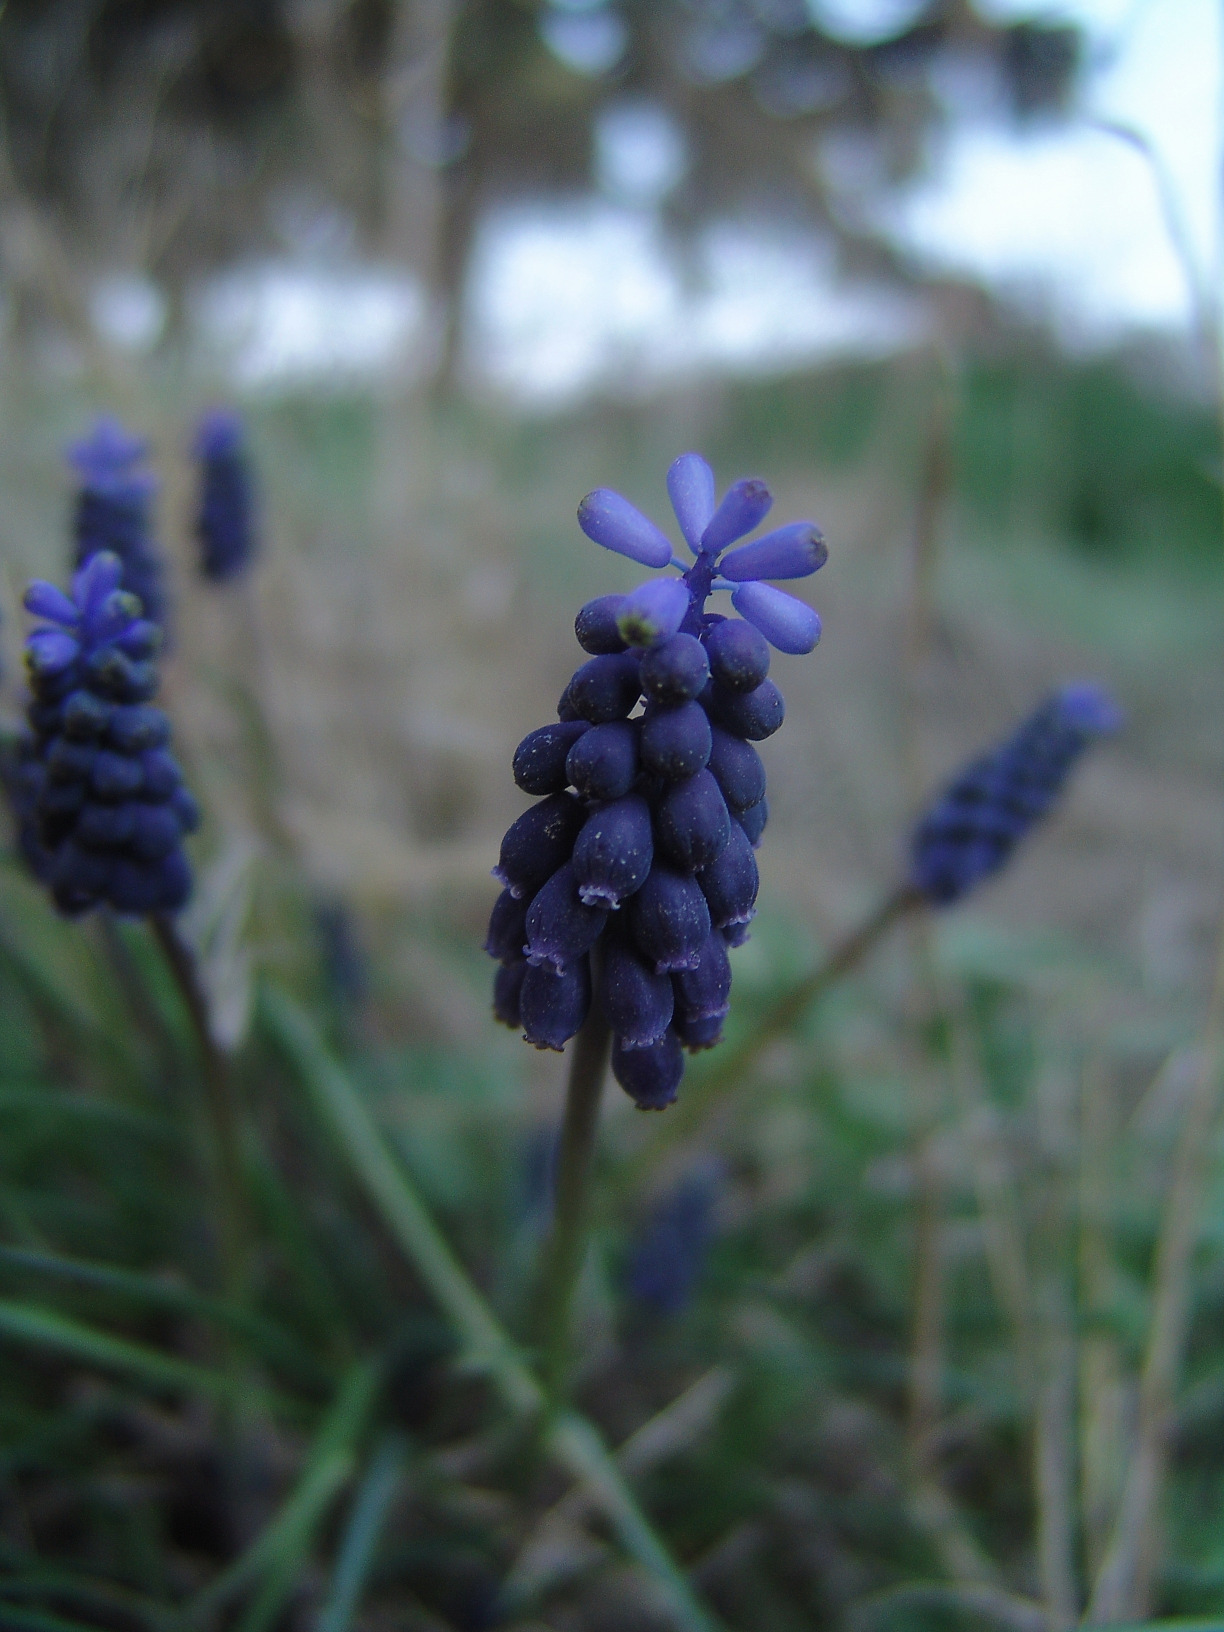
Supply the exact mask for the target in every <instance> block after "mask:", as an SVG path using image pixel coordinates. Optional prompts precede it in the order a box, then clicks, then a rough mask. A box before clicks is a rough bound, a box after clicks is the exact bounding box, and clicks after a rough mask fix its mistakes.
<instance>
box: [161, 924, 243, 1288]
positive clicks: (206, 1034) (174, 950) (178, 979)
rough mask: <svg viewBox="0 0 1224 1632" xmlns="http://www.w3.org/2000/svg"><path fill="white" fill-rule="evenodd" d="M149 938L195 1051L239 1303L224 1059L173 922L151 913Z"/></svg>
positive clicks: (234, 1108)
mask: <svg viewBox="0 0 1224 1632" xmlns="http://www.w3.org/2000/svg"><path fill="white" fill-rule="evenodd" d="M149 924H150V926H151V928H152V930H153V934H154V937H155V938H156V940H157V944H158V946H159V947H160V948H161V950H162V954H163V955H164V957H165V959H166V963H167V965H168V966H169V969H170V973H171V974H172V975H173V976H174V982H175V985H176V986H177V987H178V989H179V992H180V993H181V994H182V998H183V1001H184V1003H185V1004H186V1006H187V1012H188V1014H189V1015H190V1017H191V1025H192V1030H193V1031H194V1032H195V1035H196V1041H197V1042H198V1044H199V1047H200V1063H201V1066H202V1069H203V1075H204V1095H205V1102H206V1105H207V1109H208V1119H209V1123H210V1125H211V1131H212V1138H213V1145H214V1159H215V1172H216V1180H217V1212H218V1214H219V1217H218V1220H217V1225H218V1228H219V1230H220V1232H221V1262H222V1271H223V1277H224V1284H225V1291H226V1295H227V1296H228V1297H229V1298H230V1300H231V1301H232V1302H234V1303H237V1304H241V1303H242V1301H243V1295H244V1290H245V1286H246V1270H247V1256H248V1254H247V1243H248V1240H249V1235H250V1232H249V1229H248V1218H247V1203H246V1192H245V1190H244V1188H243V1183H242V1131H241V1120H240V1117H239V1112H238V1101H237V1098H236V1096H235V1094H234V1082H233V1076H232V1074H231V1072H230V1065H229V1061H228V1060H227V1059H226V1057H225V1055H224V1054H223V1053H222V1051H221V1049H220V1047H219V1046H218V1044H217V1040H216V1038H215V1037H214V1036H213V1033H212V1026H211V1024H210V1020H209V1013H208V997H207V995H206V993H205V991H204V986H203V983H202V982H201V980H200V970H199V965H198V964H197V962H196V956H195V953H194V952H193V951H192V949H191V947H190V946H189V945H188V944H187V942H186V940H185V939H184V938H183V935H182V934H181V932H180V930H179V927H178V925H177V924H176V923H175V921H174V919H173V918H171V917H169V916H168V915H167V914H166V913H154V914H152V915H151V917H150V919H149Z"/></svg>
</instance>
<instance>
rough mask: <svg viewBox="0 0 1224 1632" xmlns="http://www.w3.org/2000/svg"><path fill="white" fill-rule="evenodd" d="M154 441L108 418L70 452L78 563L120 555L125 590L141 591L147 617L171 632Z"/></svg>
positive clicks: (98, 422)
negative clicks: (156, 522) (151, 455)
mask: <svg viewBox="0 0 1224 1632" xmlns="http://www.w3.org/2000/svg"><path fill="white" fill-rule="evenodd" d="M148 451H149V447H148V443H147V442H145V441H144V440H142V439H141V438H140V437H135V436H129V435H128V433H127V432H126V431H125V430H124V429H123V427H122V425H120V424H119V422H118V421H117V420H115V419H111V418H108V417H106V416H102V417H101V418H99V419H98V420H97V421H96V423H95V425H94V428H93V430H92V431H91V432H90V434H89V436H88V437H86V438H85V440H84V441H82V442H77V443H75V444H74V445H73V446H72V447H71V448H70V449H69V450H68V461H69V463H70V464H71V465H72V466H73V468H74V470H75V471H76V473H77V477H78V479H79V482H80V487H79V490H78V493H77V502H76V516H75V532H76V565H77V567H78V568H80V567H83V566H85V565H86V564H87V563H88V562H89V561H90V560H91V559H92V558H93V557H94V556H95V555H97V554H99V553H100V552H105V553H108V554H111V555H116V556H118V557H119V560H120V561H121V562H122V565H123V578H122V588H124V589H126V590H128V591H129V592H130V593H131V594H133V595H135V596H136V597H137V598H138V599H139V601H140V604H141V608H142V611H143V613H144V616H145V617H146V618H148V619H149V620H150V622H152V623H155V624H157V626H158V627H159V628H160V629H161V631H162V635H163V638H165V637H166V636H168V634H169V613H170V603H169V597H168V595H167V593H166V587H165V564H164V562H163V560H162V555H161V551H160V550H159V549H158V547H157V545H156V543H155V542H154V539H153V532H152V521H151V515H150V512H151V507H152V502H153V495H154V493H155V492H156V491H157V483H156V481H155V479H154V477H153V475H152V474H151V472H150V471H149V470H148V469H147V468H145V460H146V458H147V455H148Z"/></svg>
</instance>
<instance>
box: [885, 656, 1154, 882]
mask: <svg viewBox="0 0 1224 1632" xmlns="http://www.w3.org/2000/svg"><path fill="white" fill-rule="evenodd" d="M1121 724H1122V714H1121V711H1120V710H1119V708H1118V705H1117V704H1116V703H1115V702H1114V700H1113V698H1112V697H1110V696H1109V694H1108V693H1107V692H1105V691H1104V690H1102V688H1101V687H1100V686H1096V685H1092V684H1090V683H1087V682H1081V683H1079V684H1075V685H1068V686H1063V687H1062V689H1061V690H1059V691H1056V692H1055V693H1054V694H1053V696H1051V697H1048V698H1047V699H1046V700H1045V701H1044V702H1043V703H1042V704H1041V705H1040V706H1039V707H1038V708H1037V709H1036V710H1034V712H1033V713H1032V714H1030V715H1029V717H1028V718H1027V719H1026V720H1024V721H1023V722H1022V723H1021V724H1020V725H1019V726H1018V727H1017V728H1016V730H1015V731H1014V732H1013V733H1012V735H1011V736H1010V737H1008V738H1006V740H1005V741H1003V742H1001V743H999V745H998V746H997V747H995V748H992V749H991V750H990V751H989V752H988V753H985V754H983V755H982V756H981V757H980V758H978V759H975V760H972V761H971V762H970V763H969V764H968V765H965V766H964V767H963V768H962V769H961V770H959V771H958V772H957V773H956V775H955V776H954V777H953V778H952V780H951V781H950V782H949V783H948V785H947V787H946V788H945V789H944V790H943V792H942V793H941V794H939V796H938V797H937V798H936V799H935V800H934V801H933V802H932V803H931V805H930V806H929V807H928V808H927V810H926V812H925V813H924V814H923V815H922V816H921V817H920V818H919V820H918V822H917V823H916V824H915V826H914V830H913V833H912V835H911V840H910V859H909V880H908V881H909V884H910V886H911V887H912V888H913V890H914V891H915V892H916V893H917V894H918V895H920V896H921V897H922V898H923V899H924V900H926V901H928V902H929V903H930V904H931V905H932V906H936V907H946V906H951V905H952V903H953V902H955V901H959V900H960V899H961V898H962V897H963V896H965V895H967V894H968V893H969V892H970V890H972V889H974V888H976V886H977V885H978V884H980V883H982V882H983V881H984V880H985V879H987V878H989V877H990V876H991V875H992V874H994V873H997V872H999V871H1000V869H1001V868H1003V867H1004V866H1005V865H1006V864H1007V861H1008V860H1009V858H1010V857H1011V855H1012V852H1013V851H1014V850H1015V848H1016V846H1017V845H1018V844H1019V843H1020V842H1021V840H1022V839H1023V838H1024V837H1025V836H1026V834H1027V833H1028V832H1029V831H1030V830H1031V829H1032V828H1033V827H1035V826H1036V825H1037V824H1038V823H1039V822H1040V821H1042V819H1043V818H1044V817H1045V816H1046V815H1048V814H1049V812H1050V810H1051V809H1052V808H1053V805H1054V803H1055V801H1056V800H1057V798H1058V796H1059V794H1060V793H1061V792H1062V789H1063V786H1064V784H1065V783H1066V781H1067V778H1068V776H1069V775H1070V773H1071V770H1072V768H1073V767H1074V765H1075V763H1076V761H1077V760H1078V759H1079V757H1080V755H1081V754H1082V753H1083V752H1084V750H1085V749H1086V748H1088V747H1089V746H1090V745H1091V744H1092V743H1093V742H1096V741H1098V740H1099V739H1100V738H1101V737H1104V736H1109V735H1111V734H1112V733H1113V732H1115V731H1117V730H1118V729H1119V727H1120V726H1121Z"/></svg>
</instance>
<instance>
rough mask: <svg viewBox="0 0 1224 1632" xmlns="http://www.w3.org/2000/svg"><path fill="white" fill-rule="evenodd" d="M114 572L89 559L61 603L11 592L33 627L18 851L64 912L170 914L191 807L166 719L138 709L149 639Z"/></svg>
mask: <svg viewBox="0 0 1224 1632" xmlns="http://www.w3.org/2000/svg"><path fill="white" fill-rule="evenodd" d="M123 571H124V565H123V562H122V561H121V560H120V559H119V557H118V556H117V555H113V554H111V553H110V552H108V551H102V552H99V553H98V554H95V555H93V556H91V557H90V559H89V561H88V562H87V564H86V565H85V566H84V567H82V568H81V569H80V571H79V572H78V573H77V574H76V576H75V578H74V579H73V583H72V594H71V595H65V594H64V593H63V591H62V590H59V589H57V588H56V587H55V586H54V585H53V584H48V583H41V582H35V583H33V584H31V585H30V587H29V589H28V590H27V591H26V596H25V605H26V609H27V610H28V611H29V612H31V613H33V614H34V616H35V617H37V618H41V619H43V620H45V621H44V622H43V623H41V624H40V625H39V626H38V627H37V628H36V629H34V630H33V632H32V633H31V634H30V636H29V637H28V639H27V641H26V667H27V670H28V672H29V679H30V689H31V692H32V694H33V695H32V698H31V701H30V704H29V709H28V720H29V735H28V736H27V737H26V739H25V741H24V743H23V745H22V752H21V762H20V772H19V774H20V778H21V786H20V794H21V798H20V808H21V809H22V812H23V814H24V816H25V817H26V821H27V823H28V826H27V830H26V832H25V833H23V846H24V848H25V850H26V853H27V855H28V856H29V858H30V860H31V862H32V863H33V865H34V868H35V871H36V872H37V874H38V876H39V877H40V878H42V879H43V880H44V882H46V883H47V884H48V885H49V886H50V888H51V892H52V895H53V896H54V898H55V903H56V905H57V906H58V907H59V909H60V911H61V912H63V913H65V914H67V915H69V916H76V915H78V914H80V913H83V912H87V911H88V910H89V909H90V908H91V907H94V906H98V905H100V904H103V903H105V904H107V905H109V906H110V907H112V908H113V909H114V910H115V911H116V912H118V913H122V914H144V913H154V912H156V913H163V912H176V911H177V910H178V909H179V908H180V907H182V906H183V905H184V903H185V902H186V901H187V898H188V896H189V895H190V893H191V871H190V868H189V866H188V863H187V858H186V856H185V855H184V854H183V847H182V841H183V837H184V835H185V834H187V833H190V832H192V831H193V829H194V828H195V827H196V826H197V825H198V823H199V811H198V809H197V807H196V803H195V800H194V799H193V798H192V797H191V795H190V793H188V791H187V789H186V788H185V787H184V786H183V778H182V773H181V772H180V770H179V768H178V765H177V764H176V763H175V761H174V759H173V757H172V756H171V754H170V753H169V751H168V743H169V739H170V725H169V722H168V720H167V719H166V716H165V715H164V714H163V713H162V711H161V710H160V709H158V708H154V707H152V706H151V705H150V698H151V697H152V696H153V694H154V693H155V691H156V690H157V668H156V664H155V662H154V656H155V654H156V652H157V649H158V646H159V645H160V641H161V633H160V631H159V629H158V627H157V625H156V624H155V623H153V622H151V621H150V620H149V619H147V618H145V617H143V616H142V608H141V605H140V602H139V600H138V599H137V598H136V597H135V596H134V595H132V594H130V593H129V592H128V591H127V590H125V589H123V588H122V587H121V585H122V578H123Z"/></svg>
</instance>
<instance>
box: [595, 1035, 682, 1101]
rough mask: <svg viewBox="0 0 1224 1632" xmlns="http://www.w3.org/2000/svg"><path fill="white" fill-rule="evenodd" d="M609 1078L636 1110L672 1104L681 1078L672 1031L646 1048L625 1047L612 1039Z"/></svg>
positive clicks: (680, 1055)
mask: <svg viewBox="0 0 1224 1632" xmlns="http://www.w3.org/2000/svg"><path fill="white" fill-rule="evenodd" d="M612 1075H613V1076H614V1077H615V1078H616V1080H617V1082H619V1083H620V1085H621V1087H622V1088H623V1089H624V1090H625V1092H626V1093H627V1094H628V1095H629V1098H630V1099H632V1100H634V1101H635V1102H636V1104H637V1107H638V1110H640V1111H661V1110H663V1109H665V1108H666V1107H667V1106H668V1105H670V1104H672V1102H673V1101H674V1100H675V1097H676V1089H677V1088H679V1086H680V1079H681V1078H682V1077H683V1076H684V1052H683V1050H682V1049H681V1047H680V1042H679V1039H678V1038H677V1037H676V1034H675V1032H672V1031H665V1032H664V1033H663V1035H662V1037H660V1038H659V1041H658V1042H657V1043H652V1044H651V1046H650V1047H649V1048H626V1047H624V1045H623V1044H622V1043H621V1041H620V1038H619V1037H615V1038H613V1040H612Z"/></svg>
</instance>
